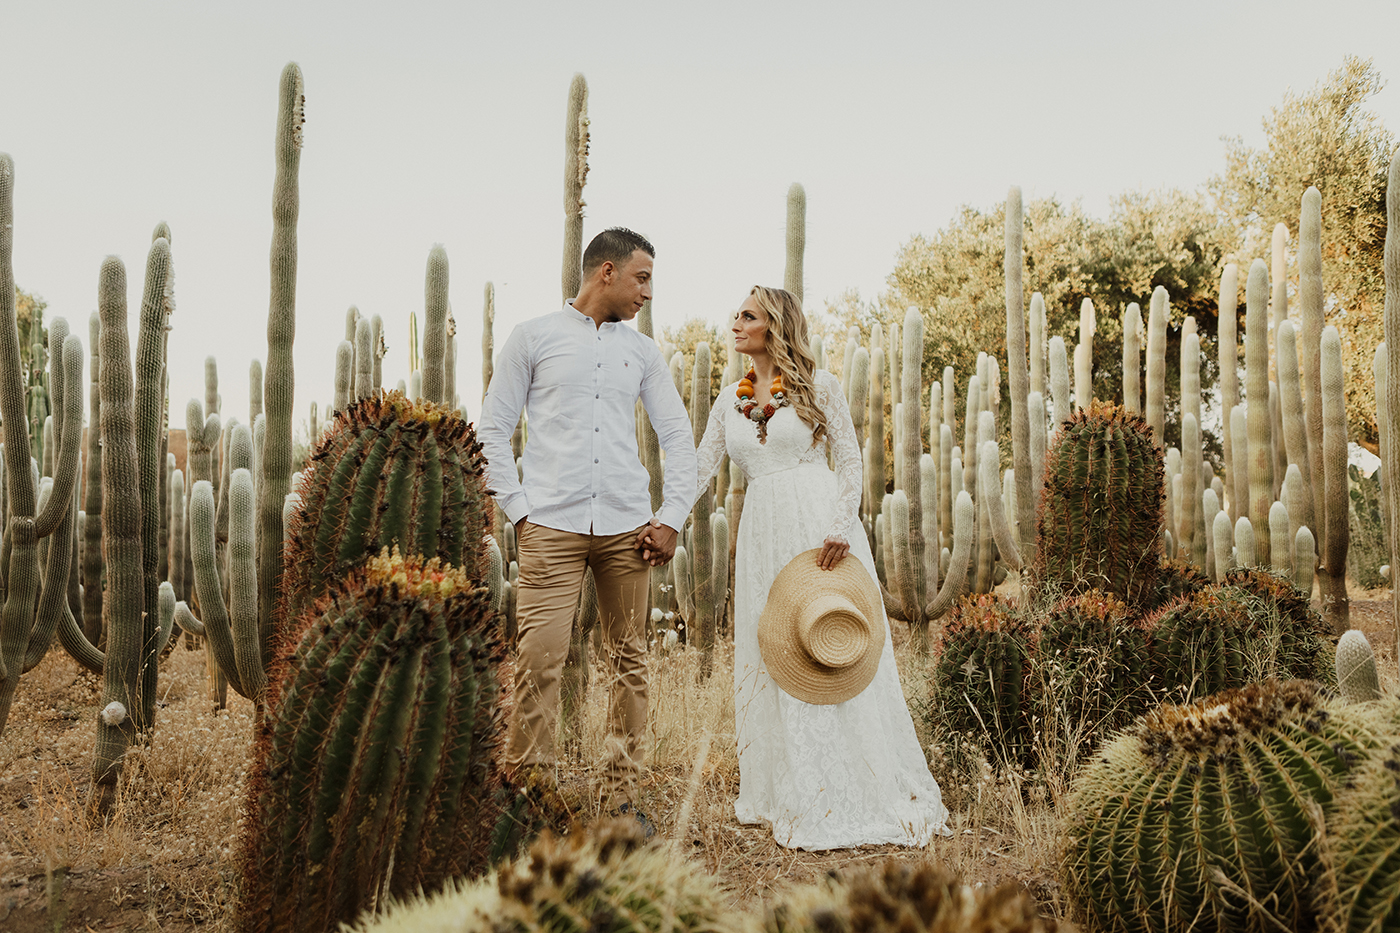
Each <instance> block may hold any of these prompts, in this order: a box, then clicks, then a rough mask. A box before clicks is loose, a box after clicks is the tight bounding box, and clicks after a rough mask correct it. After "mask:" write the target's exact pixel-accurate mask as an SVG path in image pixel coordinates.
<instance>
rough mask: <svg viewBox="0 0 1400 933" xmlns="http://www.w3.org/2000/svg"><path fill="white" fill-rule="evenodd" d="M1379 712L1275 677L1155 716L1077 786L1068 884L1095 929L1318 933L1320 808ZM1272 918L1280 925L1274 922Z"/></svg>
mask: <svg viewBox="0 0 1400 933" xmlns="http://www.w3.org/2000/svg"><path fill="white" fill-rule="evenodd" d="M1376 719H1377V717H1376V715H1375V714H1374V713H1369V712H1368V711H1366V710H1364V709H1363V708H1361V707H1355V706H1353V707H1347V706H1335V707H1331V708H1328V707H1326V706H1324V704H1323V702H1322V700H1321V697H1320V696H1319V695H1318V692H1317V688H1316V686H1315V685H1313V684H1309V683H1307V682H1304V681H1289V682H1286V683H1279V682H1277V681H1269V682H1267V683H1264V684H1253V685H1250V686H1248V687H1245V688H1243V689H1241V690H1229V691H1226V692H1224V693H1218V694H1215V695H1213V696H1210V697H1207V698H1206V699H1203V700H1201V701H1200V702H1198V703H1195V704H1192V705H1190V706H1166V707H1162V708H1160V709H1158V710H1155V711H1154V712H1152V713H1149V714H1148V715H1147V716H1145V717H1143V719H1141V720H1139V722H1138V723H1137V724H1136V725H1135V726H1134V728H1133V729H1132V730H1131V731H1129V732H1126V733H1124V734H1122V735H1120V736H1119V737H1118V738H1117V739H1115V740H1114V741H1113V742H1112V743H1111V744H1109V745H1108V746H1106V747H1105V748H1104V749H1103V750H1102V751H1101V752H1100V753H1099V754H1098V755H1097V756H1096V757H1095V759H1094V760H1093V761H1092V762H1091V763H1090V764H1089V766H1088V767H1087V768H1086V769H1085V770H1084V771H1082V772H1081V773H1080V775H1079V777H1078V778H1077V779H1076V780H1075V784H1074V790H1073V794H1072V796H1071V799H1070V802H1069V805H1068V807H1067V809H1066V813H1065V816H1064V819H1063V825H1062V829H1063V832H1064V856H1063V861H1062V864H1061V875H1062V880H1063V882H1064V885H1065V890H1066V893H1067V894H1068V895H1069V897H1070V899H1071V901H1072V903H1073V904H1074V906H1075V908H1076V911H1077V912H1078V914H1079V915H1080V916H1079V919H1081V920H1082V921H1083V922H1084V924H1085V925H1086V926H1087V927H1088V928H1089V929H1093V930H1114V931H1125V933H1126V931H1139V930H1141V931H1159V930H1187V929H1211V930H1259V931H1262V930H1268V929H1278V928H1279V926H1276V925H1275V924H1280V925H1282V927H1283V928H1286V929H1309V928H1312V927H1314V926H1315V925H1316V924H1317V922H1318V919H1319V910H1318V908H1319V905H1318V904H1317V903H1315V901H1314V891H1315V890H1316V885H1315V880H1316V878H1317V876H1318V875H1319V874H1320V872H1321V870H1322V867H1323V861H1322V853H1321V846H1320V845H1319V844H1318V840H1317V836H1316V832H1317V828H1318V827H1317V825H1316V824H1315V822H1314V820H1315V817H1314V813H1313V811H1314V808H1315V807H1316V806H1317V805H1321V806H1322V807H1323V808H1324V809H1326V808H1328V807H1329V805H1330V804H1331V803H1332V801H1333V798H1334V796H1335V795H1336V794H1337V793H1338V792H1339V791H1340V790H1341V789H1342V788H1343V787H1344V786H1345V785H1346V783H1347V782H1348V780H1349V775H1350V772H1351V769H1352V768H1353V767H1354V766H1355V765H1356V764H1359V763H1360V762H1361V761H1362V760H1363V758H1364V756H1365V754H1366V752H1367V751H1368V750H1369V749H1371V748H1373V747H1375V745H1376V744H1377V743H1378V738H1377V733H1376V731H1375V725H1376V723H1375V720H1376ZM1271 920H1272V921H1273V922H1270V921H1271Z"/></svg>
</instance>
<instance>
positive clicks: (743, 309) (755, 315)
mask: <svg viewBox="0 0 1400 933" xmlns="http://www.w3.org/2000/svg"><path fill="white" fill-rule="evenodd" d="M732 330H733V331H734V350H735V352H738V353H747V354H748V355H749V356H753V355H754V354H757V353H762V352H764V348H765V347H767V346H768V315H766V314H764V313H763V311H762V310H761V309H760V308H759V307H758V301H757V299H755V298H754V296H753V295H750V296H749V297H748V298H746V299H744V303H743V304H742V305H740V306H739V310H738V312H737V313H736V314H735V315H734V327H733V328H732Z"/></svg>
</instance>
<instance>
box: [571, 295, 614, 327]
mask: <svg viewBox="0 0 1400 933" xmlns="http://www.w3.org/2000/svg"><path fill="white" fill-rule="evenodd" d="M564 317H566V318H570V319H571V321H584V322H587V324H588V326H591V328H595V329H598V331H603V329H610V328H613V326H615V325H616V322H613V321H603V324H602V326H598V322H596V321H594V319H592V318H591V317H588V315H587V314H584V312H582V311H580V310H578V308H575V307H574V301H573V298H570V300H568V301H566V303H564Z"/></svg>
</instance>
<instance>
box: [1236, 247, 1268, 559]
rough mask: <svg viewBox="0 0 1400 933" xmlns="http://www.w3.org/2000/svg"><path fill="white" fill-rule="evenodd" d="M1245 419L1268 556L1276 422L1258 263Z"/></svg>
mask: <svg viewBox="0 0 1400 933" xmlns="http://www.w3.org/2000/svg"><path fill="white" fill-rule="evenodd" d="M1244 356H1245V395H1246V400H1247V403H1248V404H1247V406H1246V410H1245V417H1246V419H1247V425H1248V429H1249V479H1248V482H1249V508H1248V510H1247V511H1244V512H1242V513H1241V514H1247V515H1248V516H1249V524H1250V525H1251V526H1252V527H1253V529H1254V537H1255V543H1256V546H1257V547H1258V549H1259V551H1260V553H1262V554H1266V555H1267V554H1268V553H1269V506H1271V505H1272V504H1273V501H1274V452H1273V440H1272V436H1273V419H1272V418H1270V416H1269V269H1268V266H1266V265H1265V264H1264V260H1262V259H1256V260H1254V263H1253V264H1252V265H1251V266H1250V268H1249V281H1248V283H1247V284H1246V285H1245V327H1244Z"/></svg>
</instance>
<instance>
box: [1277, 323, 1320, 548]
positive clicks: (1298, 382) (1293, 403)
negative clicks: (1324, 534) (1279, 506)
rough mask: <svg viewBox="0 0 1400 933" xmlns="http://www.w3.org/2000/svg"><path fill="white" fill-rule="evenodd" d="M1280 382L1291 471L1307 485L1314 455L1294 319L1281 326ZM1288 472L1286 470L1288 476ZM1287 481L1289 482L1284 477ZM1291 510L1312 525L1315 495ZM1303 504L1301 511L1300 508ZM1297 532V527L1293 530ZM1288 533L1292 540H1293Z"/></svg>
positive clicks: (1296, 517) (1297, 518) (1290, 506)
mask: <svg viewBox="0 0 1400 933" xmlns="http://www.w3.org/2000/svg"><path fill="white" fill-rule="evenodd" d="M1277 340H1278V385H1279V404H1280V406H1281V408H1282V417H1283V442H1284V449H1285V450H1286V451H1287V454H1288V468H1287V469H1288V470H1294V469H1296V470H1297V471H1298V474H1299V481H1300V482H1301V483H1302V484H1303V486H1304V488H1310V487H1311V486H1312V458H1311V456H1310V454H1309V451H1308V426H1307V419H1306V417H1305V415H1304V413H1303V396H1302V385H1303V379H1302V375H1301V374H1300V373H1299V371H1298V342H1297V337H1296V330H1295V328H1294V327H1293V322H1292V321H1283V322H1282V323H1280V324H1279V326H1278V334H1277ZM1286 476H1287V473H1285V477H1286ZM1284 482H1285V483H1286V482H1287V479H1286V478H1285V480H1284ZM1286 505H1287V506H1288V512H1289V515H1290V517H1291V518H1292V519H1294V521H1295V522H1296V523H1297V524H1300V525H1307V526H1308V527H1309V528H1311V527H1313V503H1312V496H1311V495H1308V496H1307V497H1306V501H1305V500H1303V499H1299V500H1298V502H1296V503H1295V502H1293V501H1292V500H1289V501H1287V502H1286ZM1299 506H1302V510H1301V511H1300V510H1299ZM1294 531H1295V533H1296V531H1297V529H1296V528H1295V529H1294ZM1292 537H1293V536H1292V535H1289V540H1290V541H1291V540H1292Z"/></svg>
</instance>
